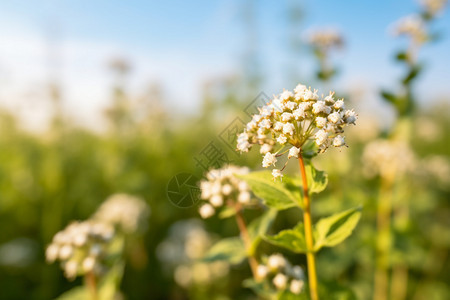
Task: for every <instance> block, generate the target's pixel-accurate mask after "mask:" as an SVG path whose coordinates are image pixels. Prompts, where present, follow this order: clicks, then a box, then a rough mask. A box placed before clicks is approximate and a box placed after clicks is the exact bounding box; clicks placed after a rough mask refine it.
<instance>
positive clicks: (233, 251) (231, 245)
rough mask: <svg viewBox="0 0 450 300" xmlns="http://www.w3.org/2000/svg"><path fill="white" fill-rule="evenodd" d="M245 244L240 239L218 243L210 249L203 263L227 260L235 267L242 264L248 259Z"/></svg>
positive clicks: (224, 240)
mask: <svg viewBox="0 0 450 300" xmlns="http://www.w3.org/2000/svg"><path fill="white" fill-rule="evenodd" d="M246 256H247V255H246V251H245V247H244V243H243V242H242V240H241V238H240V237H230V238H225V239H222V240H220V241H218V242H217V243H216V244H214V246H212V247H211V249H209V251H208V253H206V255H205V257H203V261H205V262H213V261H217V260H226V261H229V262H230V263H231V264H233V265H237V264H240V263H241V262H242V261H243V260H244V259H245V258H246Z"/></svg>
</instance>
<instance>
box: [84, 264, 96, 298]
mask: <svg viewBox="0 0 450 300" xmlns="http://www.w3.org/2000/svg"><path fill="white" fill-rule="evenodd" d="M85 279H86V285H87V287H88V290H89V292H90V294H91V300H97V299H98V295H97V277H96V276H95V274H94V272H92V271H91V272H88V273H86V276H85Z"/></svg>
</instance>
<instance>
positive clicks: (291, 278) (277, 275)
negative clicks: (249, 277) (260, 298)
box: [256, 254, 305, 295]
mask: <svg viewBox="0 0 450 300" xmlns="http://www.w3.org/2000/svg"><path fill="white" fill-rule="evenodd" d="M256 273H257V274H256V275H257V277H258V280H268V281H271V282H272V284H273V286H274V287H275V289H276V290H278V291H284V290H286V289H289V291H290V292H291V293H293V294H295V295H298V294H300V293H301V292H302V290H303V286H304V278H305V275H304V273H303V269H302V268H301V267H300V266H292V265H291V264H290V263H289V261H287V260H286V259H285V258H284V257H283V256H282V255H281V254H272V255H271V256H269V257H268V258H267V263H266V264H260V265H259V266H258V268H257V270H256Z"/></svg>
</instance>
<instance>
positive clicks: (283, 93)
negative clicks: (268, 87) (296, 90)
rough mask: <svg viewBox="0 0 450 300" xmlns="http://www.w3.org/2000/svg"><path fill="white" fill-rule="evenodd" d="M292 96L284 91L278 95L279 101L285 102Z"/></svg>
mask: <svg viewBox="0 0 450 300" xmlns="http://www.w3.org/2000/svg"><path fill="white" fill-rule="evenodd" d="M293 96H294V94H292V92H290V91H287V90H286V91H283V92H282V93H281V94H280V99H281V100H284V101H287V100H289V98H291V97H293Z"/></svg>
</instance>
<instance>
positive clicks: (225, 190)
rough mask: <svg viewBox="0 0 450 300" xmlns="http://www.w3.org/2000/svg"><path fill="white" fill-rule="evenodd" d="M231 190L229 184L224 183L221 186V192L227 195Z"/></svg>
mask: <svg viewBox="0 0 450 300" xmlns="http://www.w3.org/2000/svg"><path fill="white" fill-rule="evenodd" d="M232 191H233V187H232V186H231V185H229V184H224V185H223V187H222V194H224V195H225V196H228V195H229V194H231V192H232Z"/></svg>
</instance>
